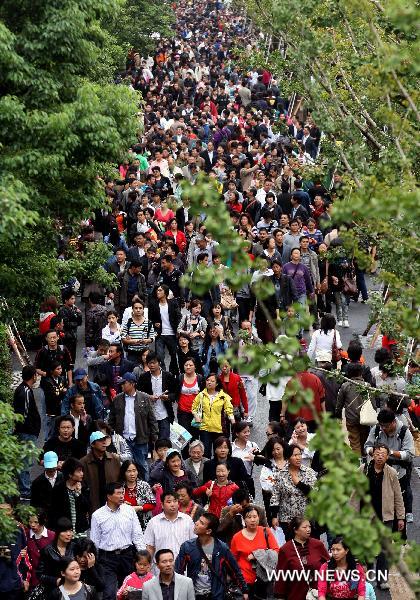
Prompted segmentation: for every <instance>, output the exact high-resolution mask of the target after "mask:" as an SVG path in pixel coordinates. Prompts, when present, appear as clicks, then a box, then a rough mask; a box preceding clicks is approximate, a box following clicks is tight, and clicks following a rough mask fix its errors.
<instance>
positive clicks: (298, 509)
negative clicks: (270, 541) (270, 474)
mask: <svg viewBox="0 0 420 600" xmlns="http://www.w3.org/2000/svg"><path fill="white" fill-rule="evenodd" d="M284 457H285V458H286V459H287V465H286V466H285V467H284V469H283V470H281V471H279V473H278V476H277V478H276V480H275V482H274V485H273V495H272V497H271V502H270V506H271V517H272V526H273V527H278V526H279V525H280V527H281V528H282V529H283V531H284V534H285V536H286V539H290V533H291V532H290V529H289V524H290V522H291V520H292V518H293V517H296V516H297V515H302V514H304V512H305V510H306V507H307V505H308V495H309V492H310V491H311V489H312V488H313V487H314V485H315V483H316V473H315V471H314V470H313V469H311V468H310V467H304V466H303V465H302V451H301V449H300V448H299V447H298V446H296V445H295V444H290V445H289V446H287V447H286V448H285V451H284Z"/></svg>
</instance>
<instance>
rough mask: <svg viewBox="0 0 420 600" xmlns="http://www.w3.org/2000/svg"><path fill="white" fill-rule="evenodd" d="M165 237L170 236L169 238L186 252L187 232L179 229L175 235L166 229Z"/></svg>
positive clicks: (180, 249) (181, 250)
mask: <svg viewBox="0 0 420 600" xmlns="http://www.w3.org/2000/svg"><path fill="white" fill-rule="evenodd" d="M165 237H168V238H169V239H171V240H173V241H174V242H175V244H176V245H177V246H178V248H179V251H180V252H185V248H186V247H187V238H186V237H185V234H184V233H183V232H182V231H177V232H176V236H175V237H174V234H173V233H172V231H170V230H168V231H165Z"/></svg>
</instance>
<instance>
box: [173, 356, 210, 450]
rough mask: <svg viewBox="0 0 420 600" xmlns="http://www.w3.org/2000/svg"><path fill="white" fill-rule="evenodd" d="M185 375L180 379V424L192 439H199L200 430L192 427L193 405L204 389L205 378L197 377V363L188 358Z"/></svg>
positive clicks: (178, 400)
mask: <svg viewBox="0 0 420 600" xmlns="http://www.w3.org/2000/svg"><path fill="white" fill-rule="evenodd" d="M183 370H184V374H183V375H180V377H179V380H180V381H179V383H180V386H179V395H178V399H177V402H178V412H177V416H178V423H179V424H180V425H182V427H184V428H185V429H186V430H187V431H188V432H189V433H190V434H191V436H192V439H198V430H197V428H196V427H192V426H191V421H192V419H193V414H192V405H193V402H194V398H195V397H196V396H197V394H199V393H200V391H201V390H202V389H203V388H204V378H203V377H202V375H197V371H196V368H195V361H194V359H193V358H190V357H187V359H186V360H185V363H184V369H183Z"/></svg>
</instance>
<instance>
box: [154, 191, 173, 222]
mask: <svg viewBox="0 0 420 600" xmlns="http://www.w3.org/2000/svg"><path fill="white" fill-rule="evenodd" d="M174 217H175V213H174V211H173V210H171V209H170V208H169V207H168V203H167V201H166V198H161V200H160V206H159V208H157V209H156V211H155V222H156V225H158V226H159V227H161V228H163V229H165V228H166V226H167V225H168V224H169V222H170V221H171V219H173V218H174Z"/></svg>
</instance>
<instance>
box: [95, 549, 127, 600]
mask: <svg viewBox="0 0 420 600" xmlns="http://www.w3.org/2000/svg"><path fill="white" fill-rule="evenodd" d="M99 557H100V564H101V565H102V568H103V570H104V581H105V589H104V592H103V600H115V598H116V595H117V590H118V588H119V587H120V586H121V584H122V582H123V581H124V579H125V578H126V577H127V575H130V573H132V572H133V550H132V548H127V550H123V551H122V552H121V554H116V553H115V552H104V551H103V550H100V554H99Z"/></svg>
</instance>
